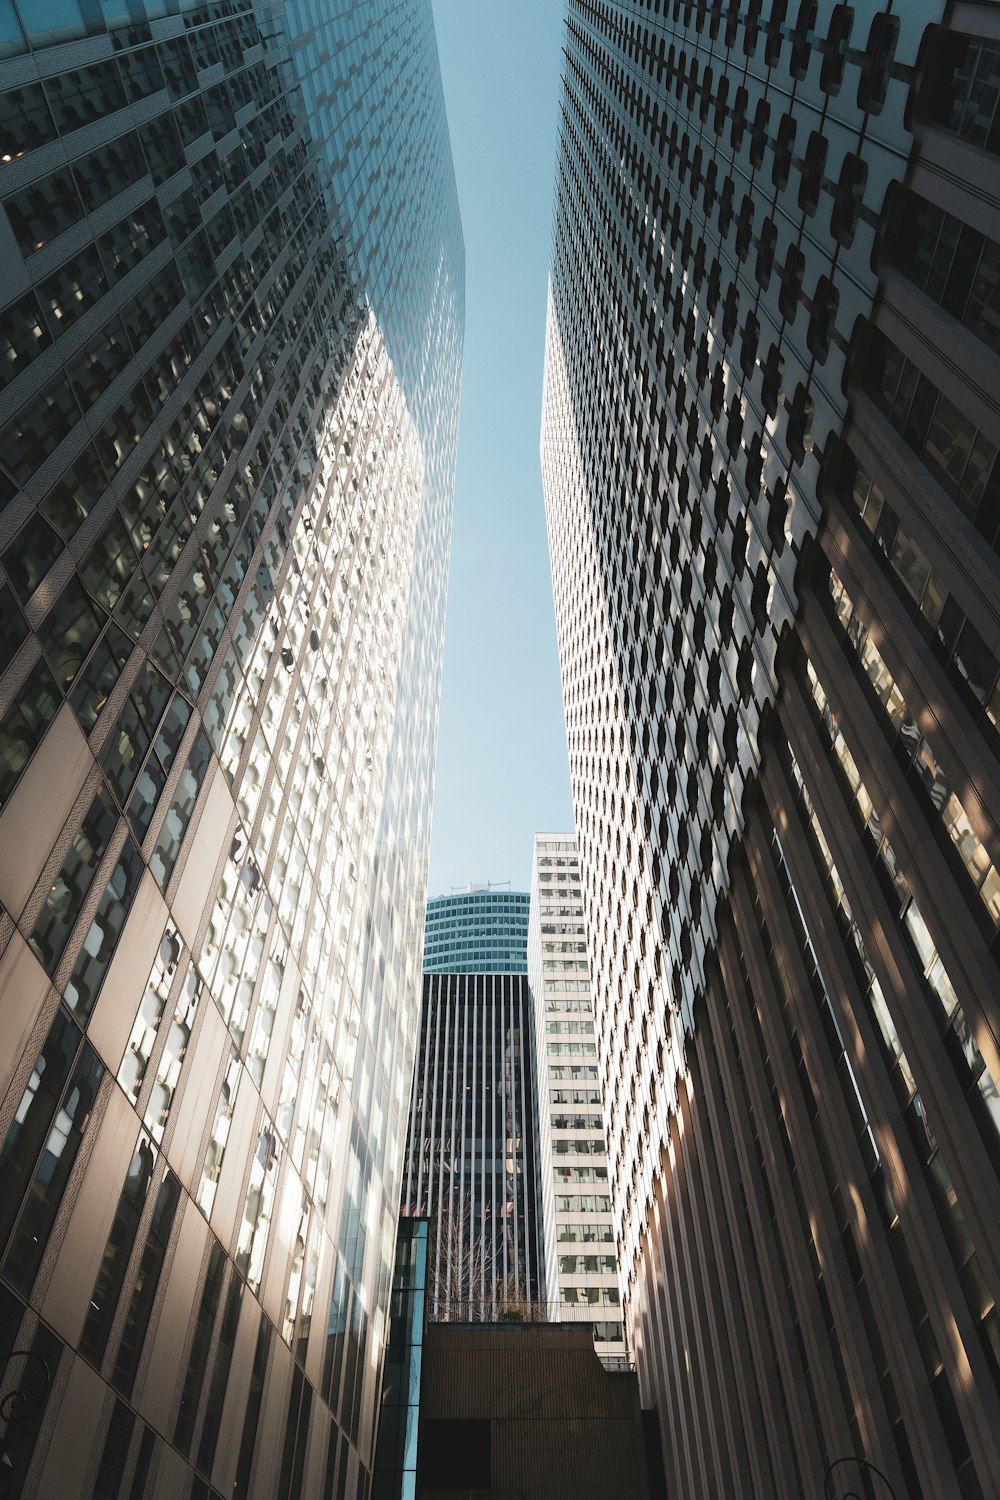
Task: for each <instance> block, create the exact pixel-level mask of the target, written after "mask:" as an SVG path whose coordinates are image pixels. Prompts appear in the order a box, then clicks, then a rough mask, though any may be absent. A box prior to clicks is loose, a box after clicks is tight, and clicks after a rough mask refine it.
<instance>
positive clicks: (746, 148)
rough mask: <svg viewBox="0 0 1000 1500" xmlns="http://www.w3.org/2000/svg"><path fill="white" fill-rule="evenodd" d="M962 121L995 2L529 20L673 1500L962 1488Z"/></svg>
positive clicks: (969, 706)
mask: <svg viewBox="0 0 1000 1500" xmlns="http://www.w3.org/2000/svg"><path fill="white" fill-rule="evenodd" d="M998 97H1000V8H998V7H997V6H995V5H955V6H951V5H949V6H945V5H944V4H942V3H939V0H927V3H913V4H910V3H907V4H906V5H894V6H890V5H888V4H882V3H878V0H864V3H860V0H858V3H855V4H854V5H847V4H840V3H834V0H652V3H640V0H608V3H604V4H599V5H595V4H591V3H589V0H569V6H568V19H567V27H566V36H565V52H564V76H563V92H562V103H561V124H560V144H559V150H558V159H557V168H556V185H555V228H554V236H553V252H552V269H551V280H550V304H549V322H548V342H547V361H546V383H545V412H544V432H543V468H544V478H545V493H546V508H547V517H548V526H549V539H550V551H551V558H552V571H553V584H554V592H555V602H556V614H557V626H558V634H559V645H560V656H561V666H562V679H563V693H564V700H565V710H566V722H567V732H568V738H569V748H570V757H571V767H572V779H573V791H574V801H575V807H576V824H577V831H578V837H579V846H580V863H581V871H582V877H583V889H584V905H585V908H586V914H587V931H588V935H589V939H590V944H591V949H592V951H591V959H592V968H593V978H594V984H595V997H596V1019H597V1033H598V1058H599V1063H600V1068H601V1074H602V1081H603V1083H604V1087H605V1098H606V1104H607V1110H608V1116H609V1120H610V1126H611V1129H610V1140H609V1147H610V1160H611V1192H612V1199H613V1205H614V1211H615V1220H616V1230H617V1238H618V1249H619V1255H620V1259H621V1265H622V1274H623V1279H624V1282H625V1285H626V1304H627V1308H626V1322H627V1325H628V1329H629V1333H630V1338H631V1341H632V1343H633V1345H634V1348H635V1352H636V1356H637V1359H638V1363H639V1370H640V1377H641V1381H642V1385H643V1393H644V1400H645V1401H647V1402H651V1401H654V1400H655V1402H656V1404H657V1406H658V1408H659V1412H660V1421H661V1428H662V1432H663V1438H664V1455H665V1463H666V1466H667V1473H668V1480H669V1483H670V1485H671V1487H672V1488H675V1489H676V1491H677V1492H678V1493H679V1494H684V1495H685V1496H689V1497H692V1500H693V1497H706V1500H707V1497H709V1496H717V1495H740V1496H743V1495H751V1494H752V1495H768V1496H772V1495H774V1496H781V1497H786V1496H787V1497H790V1496H797V1495H812V1494H819V1493H821V1492H823V1487H824V1481H825V1476H826V1474H827V1473H829V1472H831V1471H833V1472H834V1473H835V1474H836V1476H838V1477H841V1478H844V1479H845V1482H849V1483H850V1484H851V1486H852V1487H853V1489H854V1491H858V1490H859V1489H860V1487H861V1485H862V1484H863V1483H864V1482H866V1481H865V1480H864V1478H863V1476H864V1475H866V1474H867V1475H868V1476H869V1477H870V1478H871V1482H872V1484H873V1485H874V1484H875V1482H876V1481H875V1478H874V1474H873V1469H872V1468H866V1467H865V1465H870V1466H874V1467H875V1468H877V1469H878V1470H880V1471H882V1472H883V1473H884V1474H885V1475H886V1476H888V1479H889V1482H890V1483H891V1486H892V1489H893V1490H894V1492H895V1493H896V1495H899V1496H901V1495H907V1496H914V1497H919V1496H926V1497H928V1500H930V1497H931V1496H935V1497H937V1496H955V1497H958V1496H961V1497H980V1496H986V1495H989V1494H993V1493H995V1489H996V1475H997V1473H998V1471H1000V1453H998V1445H997V1433H998V1432H1000V1314H998V1311H997V1307H996V1297H997V1295H998V1293H1000V1254H998V1247H1000V1183H998V1170H1000V1103H998V1095H997V1082H998V1080H1000V1042H998V1039H1000V1008H998V1005H1000V972H998V968H997V964H998V957H997V955H998V951H1000V950H998V943H1000V938H998V932H1000V874H998V872H1000V834H998V829H1000V771H998V760H997V757H998V753H1000V739H998V736H997V723H998V717H1000V708H998V705H1000V698H998V673H1000V564H998V559H997V544H998V526H1000V457H998V454H1000V408H998V405H997V400H996V393H997V391H998V390H1000V365H998V353H1000V344H998V340H997V335H996V315H997V307H998V302H997V290H996V289H997V280H998V273H997V267H998V266H1000V241H998V236H997V223H998V220H997V209H998V207H1000V157H998V153H1000V126H998V119H1000V116H998V114H997V100H998ZM852 1466H853V1467H852Z"/></svg>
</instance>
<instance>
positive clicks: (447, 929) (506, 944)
mask: <svg viewBox="0 0 1000 1500" xmlns="http://www.w3.org/2000/svg"><path fill="white" fill-rule="evenodd" d="M530 899H531V898H530V896H529V894H528V892H527V891H507V890H492V889H490V888H489V887H488V886H487V887H484V888H483V889H482V890H476V889H475V888H473V889H470V890H468V891H460V892H458V893H457V894H454V895H451V896H435V897H433V898H432V900H430V901H428V903H427V920H426V922H425V924H424V973H425V974H526V973H527V972H528V908H529V905H530Z"/></svg>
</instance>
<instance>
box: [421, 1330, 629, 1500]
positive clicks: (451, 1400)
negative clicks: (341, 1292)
mask: <svg viewBox="0 0 1000 1500" xmlns="http://www.w3.org/2000/svg"><path fill="white" fill-rule="evenodd" d="M463 1427H464V1428H465V1431H464V1432H463ZM418 1474H419V1489H418V1494H419V1495H420V1497H421V1500H451V1497H454V1496H455V1495H456V1493H458V1494H461V1495H474V1496H475V1500H651V1494H650V1487H649V1476H648V1470H647V1462H646V1446H645V1438H644V1432H643V1418H642V1412H641V1410H640V1407H639V1386H638V1382H637V1380H636V1377H635V1375H634V1374H629V1373H622V1372H618V1373H614V1374H612V1373H609V1372H608V1371H607V1370H605V1368H604V1366H603V1365H602V1364H601V1363H600V1361H599V1359H598V1358H597V1355H596V1354H595V1353H594V1348H593V1341H592V1339H591V1336H590V1332H589V1330H588V1329H586V1328H582V1327H580V1328H573V1327H570V1326H561V1325H553V1324H544V1323H525V1324H518V1323H509V1324H508V1323H497V1324H492V1325H482V1326H471V1325H466V1326H454V1325H448V1326H443V1325H442V1326H437V1327H433V1326H432V1327H430V1328H428V1330H427V1336H426V1342H425V1346H424V1364H423V1386H422V1395H421V1412H420V1460H419V1470H418ZM470 1479H471V1480H472V1481H473V1483H469V1482H468V1481H469V1480H470ZM483 1481H485V1482H483ZM652 1500H656V1497H655V1496H654V1497H652Z"/></svg>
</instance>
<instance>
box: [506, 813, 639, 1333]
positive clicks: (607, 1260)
mask: <svg viewBox="0 0 1000 1500" xmlns="http://www.w3.org/2000/svg"><path fill="white" fill-rule="evenodd" d="M586 939H587V935H586V931H585V928H584V918H583V905H582V896H581V891H580V862H579V859H578V857H577V851H576V839H575V837H574V835H573V834H566V833H536V834H535V842H534V850H533V857H532V864H531V918H530V922H529V928H528V982H529V984H530V986H531V993H532V1000H533V1011H534V1025H535V1080H536V1090H535V1092H536V1096H537V1099H538V1161H539V1168H538V1170H539V1178H540V1182H539V1199H540V1206H541V1215H542V1243H543V1251H544V1260H545V1298H546V1302H547V1304H548V1307H549V1315H550V1316H558V1318H559V1320H560V1321H561V1322H583V1323H587V1324H589V1325H590V1327H591V1329H592V1332H593V1336H594V1343H595V1347H596V1348H597V1351H598V1353H599V1354H601V1355H602V1356H604V1357H605V1358H610V1359H624V1358H625V1357H626V1349H625V1344H624V1340H623V1334H622V1322H621V1283H620V1281H619V1276H618V1257H617V1254H616V1251H615V1232H614V1219H613V1216H612V1213H611V1198H610V1189H609V1185H608V1149H607V1140H606V1137H605V1133H604V1114H603V1111H602V1107H601V1085H600V1081H599V1078H598V1070H597V1042H596V1038H595V1033H594V1005H593V998H592V995H591V988H590V967H589V964H588V962H587V940H586Z"/></svg>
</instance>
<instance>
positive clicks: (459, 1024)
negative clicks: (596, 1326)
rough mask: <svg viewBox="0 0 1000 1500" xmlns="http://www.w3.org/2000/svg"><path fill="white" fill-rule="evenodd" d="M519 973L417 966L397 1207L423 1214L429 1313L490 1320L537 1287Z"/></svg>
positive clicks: (532, 1134) (524, 1012)
mask: <svg viewBox="0 0 1000 1500" xmlns="http://www.w3.org/2000/svg"><path fill="white" fill-rule="evenodd" d="M531 1025H532V1008H531V992H530V990H529V989H528V979H527V975H526V974H523V973H521V974H475V973H472V974H451V973H442V974H425V975H424V987H423V1005H422V1007H421V1012H420V1035H419V1039H418V1043H417V1061H416V1068H415V1070H414V1076H413V1095H412V1098H411V1100H410V1119H409V1130H408V1134H407V1140H406V1159H405V1163H404V1166H403V1179H402V1192H401V1199H400V1201H401V1207H402V1212H403V1214H404V1215H407V1216H410V1215H417V1216H420V1217H422V1218H427V1219H429V1220H430V1230H429V1242H428V1245H429V1247H428V1252H427V1254H428V1262H427V1310H428V1317H429V1318H430V1319H431V1320H432V1321H434V1322H450V1321H451V1322H453V1321H459V1322H465V1321H472V1322H495V1321H496V1320H497V1319H498V1318H500V1317H502V1316H503V1315H504V1314H505V1313H520V1312H521V1311H524V1310H526V1309H527V1308H528V1307H529V1306H531V1305H533V1304H536V1303H537V1302H538V1298H539V1296H540V1289H541V1278H542V1261H541V1244H540V1234H541V1221H540V1214H539V1202H538V1193H537V1159H536V1152H537V1145H536V1113H535V1077H534V1047H533V1045H532V1035H531Z"/></svg>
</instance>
